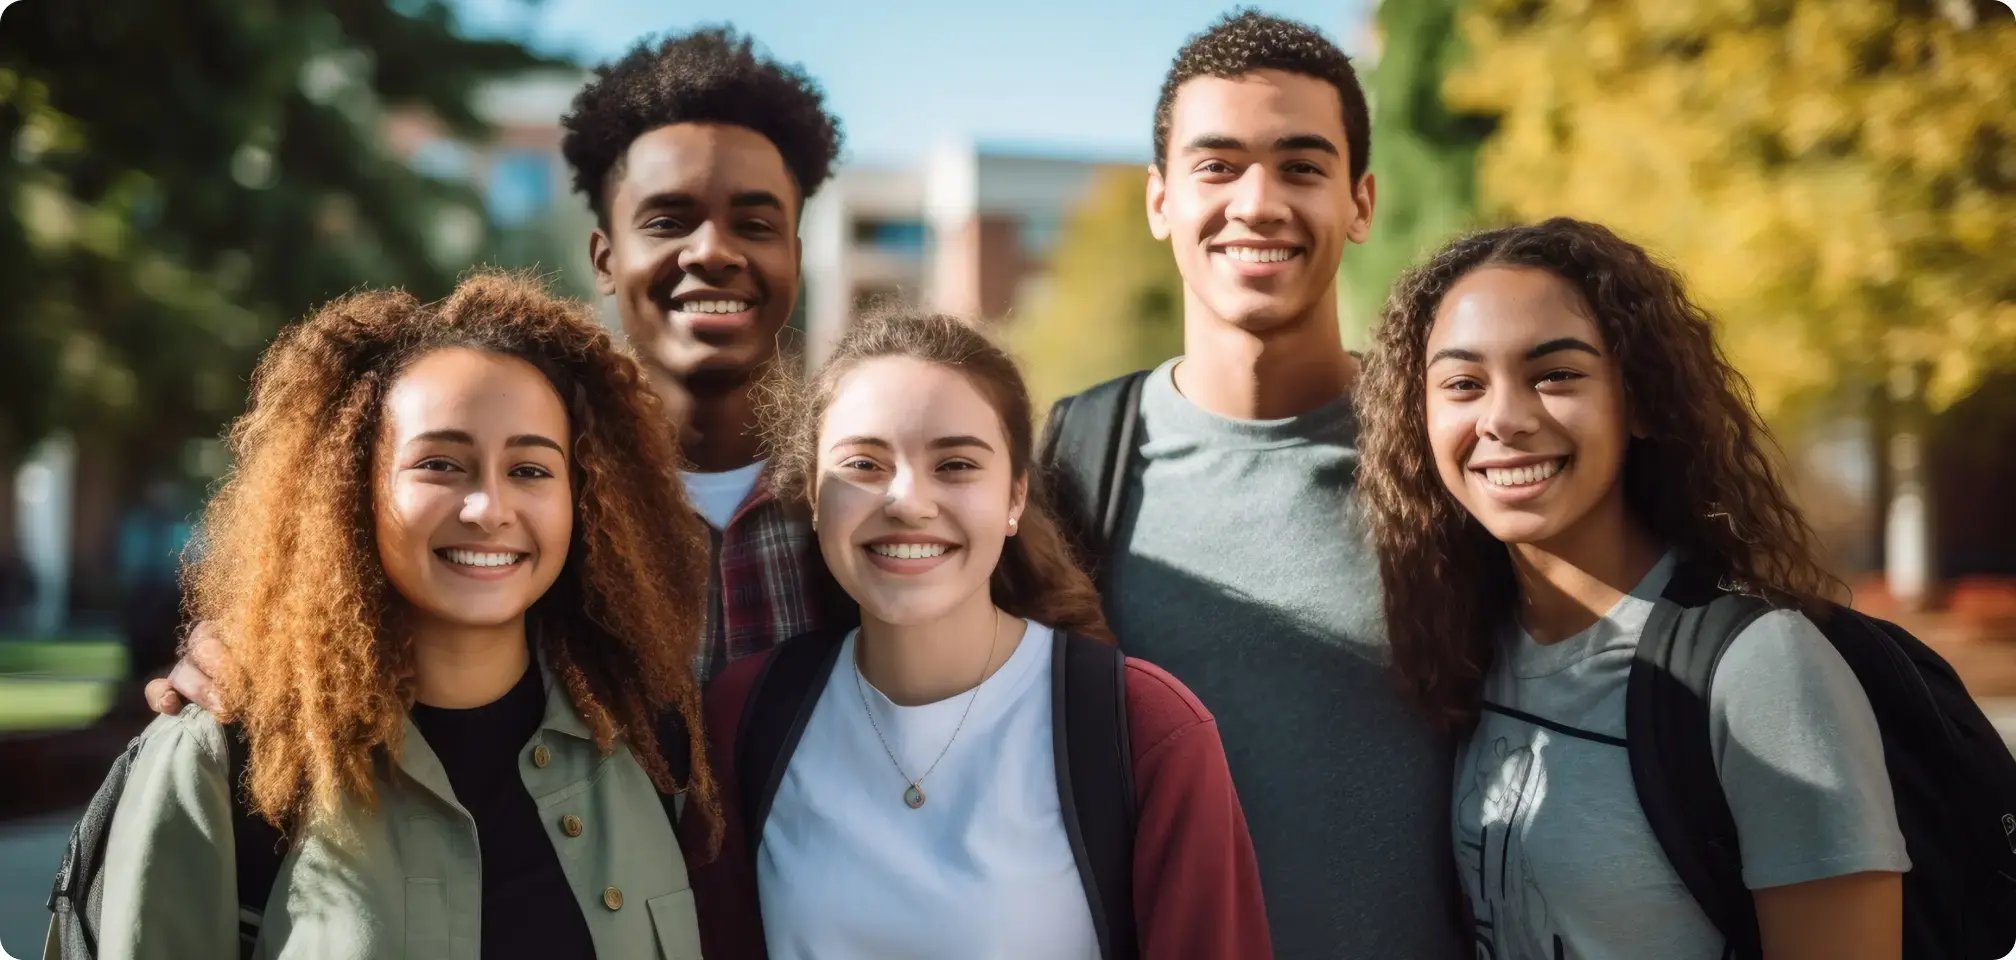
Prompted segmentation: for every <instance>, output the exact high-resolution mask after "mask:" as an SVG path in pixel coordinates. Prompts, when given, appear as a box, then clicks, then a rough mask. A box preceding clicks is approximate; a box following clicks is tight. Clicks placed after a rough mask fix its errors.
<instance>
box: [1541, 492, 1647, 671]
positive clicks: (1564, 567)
mask: <svg viewBox="0 0 2016 960" xmlns="http://www.w3.org/2000/svg"><path fill="white" fill-rule="evenodd" d="M1606 506H1607V507H1608V509H1604V508H1601V507H1599V508H1598V515H1592V516H1591V517H1589V518H1588V519H1586V520H1584V521H1583V522H1582V523H1580V524H1577V525H1576V526H1575V527H1574V528H1572V529H1570V530H1568V531H1565V532H1563V533H1562V534H1561V535H1560V536H1558V537H1555V538H1553V539H1551V540H1548V541H1545V542H1543V543H1519V544H1512V545H1510V547H1509V549H1510V552H1511V554H1512V572H1513V576H1514V577H1515V579H1516V580H1517V581H1518V583H1519V620H1520V622H1521V623H1522V624H1524V625H1525V627H1526V632H1527V633H1529V634H1531V635H1532V637H1533V639H1534V640H1535V641H1537V642H1539V643H1558V642H1560V641H1562V640H1566V639H1567V638H1569V637H1572V636H1574V635H1575V634H1577V633H1580V632H1582V631H1583V630H1586V629H1588V628H1589V625H1590V624H1592V623H1595V622H1596V620H1597V618H1599V617H1601V616H1603V614H1605V613H1607V612H1609V610H1610V608H1611V607H1614V606H1616V605H1617V601H1619V600H1622V599H1623V598H1624V595H1625V594H1627V593H1629V592H1631V588H1632V587H1635V586H1637V585H1638V582H1639V581H1640V580H1643V579H1645V574H1647V573H1649V572H1651V570H1652V568H1653V566H1655V565H1657V564H1658V562H1659V558H1660V557H1661V556H1662V555H1663V554H1664V553H1665V550H1666V547H1665V545H1664V544H1662V543H1660V542H1659V540H1658V538H1656V537H1654V536H1653V535H1652V533H1651V531H1649V530H1647V529H1645V528H1644V526H1643V525H1641V524H1639V523H1638V522H1637V520H1636V519H1634V518H1632V517H1631V516H1630V515H1629V514H1628V513H1627V512H1626V511H1625V509H1624V506H1623V503H1622V502H1621V496H1619V495H1616V494H1613V495H1612V498H1611V500H1610V501H1606Z"/></svg>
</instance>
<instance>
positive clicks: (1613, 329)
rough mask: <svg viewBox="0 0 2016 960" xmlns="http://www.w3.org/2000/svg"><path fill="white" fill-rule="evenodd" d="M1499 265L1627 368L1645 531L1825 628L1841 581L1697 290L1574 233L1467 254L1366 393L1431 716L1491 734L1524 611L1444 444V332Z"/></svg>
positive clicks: (1366, 430)
mask: <svg viewBox="0 0 2016 960" xmlns="http://www.w3.org/2000/svg"><path fill="white" fill-rule="evenodd" d="M1487 265H1500V266H1516V267H1530V268H1534V269H1539V270H1545V271H1548V272H1549V273H1552V274H1554V275H1555V276H1558V277H1560V278H1561V279H1563V280H1565V281H1567V282H1568V284H1569V285H1570V286H1571V287H1573V288H1575V289H1576V290H1577V291H1579V293H1580V295H1581V297H1582V299H1583V301H1584V302H1585V303H1587V304H1588V305H1589V307H1590V308H1591V312H1592V315H1593V316H1594V318H1595V320H1596V325H1597V328H1598V329H1599V330H1600V331H1601V332H1602V334H1603V341H1604V344H1605V345H1606V346H1607V348H1608V349H1609V350H1610V352H1611V354H1612V355H1613V356H1614V357H1615V358H1616V360H1617V364H1618V368H1619V371H1620V373H1621V374H1622V382H1623V385H1624V398H1625V409H1627V410H1628V411H1629V412H1630V415H1631V417H1632V418H1633V423H1634V426H1635V428H1636V429H1637V430H1642V431H1643V432H1644V434H1645V435H1644V436H1643V437H1635V436H1634V437H1633V438H1632V440H1631V441H1630V446H1629V448H1628V449H1627V450H1626V453H1625V459H1624V469H1623V484H1624V497H1625V503H1626V504H1627V507H1628V509H1630V510H1631V511H1632V513H1633V515H1634V516H1635V517H1637V518H1638V520H1639V521H1640V522H1642V523H1643V524H1645V526H1646V527H1647V528H1648V529H1649V530H1650V531H1651V532H1652V533H1653V535H1654V536H1656V537H1658V538H1660V539H1661V540H1662V541H1663V542H1664V543H1666V544H1667V545H1669V546H1671V547H1673V548H1675V549H1677V550H1678V551H1680V552H1681V553H1682V554H1683V555H1685V556H1687V557H1689V558H1690V559H1692V560H1694V561H1698V562H1700V563H1702V564H1704V565H1705V566H1706V567H1708V568H1710V569H1713V570H1716V571H1719V572H1720V573H1722V574H1723V575H1725V576H1726V577H1728V578H1730V582H1732V583H1740V584H1743V585H1744V587H1743V588H1744V589H1746V590H1749V591H1753V592H1757V593H1760V594H1762V595H1765V596H1769V597H1771V598H1772V599H1774V600H1777V601H1779V602H1782V603H1785V604H1787V605H1791V606H1796V607H1799V608H1801V609H1804V610H1807V611H1808V612H1810V613H1815V614H1817V613H1819V611H1820V610H1821V609H1822V608H1823V601H1824V599H1825V598H1826V597H1827V595H1828V594H1830V593H1832V592H1833V591H1834V590H1835V588H1836V587H1838V581H1836V580H1835V579H1834V577H1832V576H1831V575H1830V574H1828V573H1827V572H1826V571H1825V570H1824V569H1823V568H1822V567H1821V566H1820V564H1819V563H1818V562H1817V561H1816V560H1815V559H1814V555H1813V545H1812V532H1811V530H1810V529H1809V528H1808V527H1807V525H1806V522H1805V520H1804V519H1803V518H1802V517H1801V516H1800V514H1799V511H1798V510H1797V509H1796V508H1795V507H1794V506H1793V502H1792V498H1791V496H1790V495H1789V494H1788V493H1787V492H1786V490H1785V487H1784V486H1783V485H1782V484H1780V483H1779V481H1778V478H1777V476H1776V474H1775V472H1774V463H1775V459H1776V455H1777V448H1776V444H1775V443H1774V442H1773V441H1772V439H1771V435H1770V432H1769V430H1768V429H1767V428H1766V427H1765V425H1764V422H1763V419H1762V418H1761V417H1760V416H1759V415H1758V413H1757V409H1756V406H1755V404H1754V402H1753V401H1752V399H1751V395H1750V387H1749V385H1748V383H1747V382H1745V381H1744V379H1743V376H1742V375H1741V374H1740V373H1738V372H1737V371H1736V369H1735V368H1734V367H1732V366H1730V365H1729V361H1728V360H1727V358H1725V357H1724V356H1723V355H1722V350H1721V348H1720V347H1719V346H1717V344H1716V342H1715V330H1714V321H1713V320H1712V319H1711V318H1710V317H1709V315H1708V314H1707V312H1706V311H1704V310H1702V309H1701V307H1699V306H1698V305H1696V304H1695V303H1693V302H1692V301H1691V300H1689V299H1688V298H1687V294H1686V291H1685V288H1684V286H1683V285H1682V283H1681V280H1680V276H1679V275H1678V274H1677V273H1676V272H1674V271H1673V270H1672V269H1670V268H1668V267H1666V266H1664V265H1662V264H1660V263H1659V262H1657V261H1656V260H1654V259H1653V258H1652V257H1651V255H1649V254H1648V253H1646V252H1645V250H1644V249H1643V248H1641V247H1638V246H1637V245H1635V244H1632V243H1630V242H1628V241H1626V240H1624V239H1622V238H1620V237H1618V236H1617V235H1616V234H1615V233H1612V232H1610V230H1608V229H1607V228H1605V227H1603V226H1600V225H1598V224H1594V223H1586V222H1583V221H1579V220H1571V219H1567V218H1555V219H1552V220H1548V221H1546V222H1544V223H1539V224H1534V225H1530V226H1516V227H1506V228H1502V229H1497V230H1487V231H1484V232H1481V233H1477V234H1473V235H1471V236H1468V237H1464V238H1462V239H1459V240H1456V241H1455V242H1453V243H1451V244H1449V245H1448V246H1447V247H1445V248H1443V249H1442V250H1441V251H1440V252H1438V253H1436V254H1435V255H1434V256H1433V257H1431V258H1429V260H1428V261H1427V262H1426V263H1424V264H1422V265H1420V266H1417V267H1415V268H1414V269H1412V270H1410V271H1408V272H1407V273H1406V274H1405V275H1404V276H1402V277H1401V278H1400V280H1399V282H1398V283H1397V284H1395V286H1394V288H1393V293H1392V295H1391V297H1390V298H1389V299H1388V300H1387V302H1386V309H1385V314H1384V318H1383V319H1382V321H1381V325H1380V327H1379V329H1378V331H1377V333H1376V334H1375V339H1374V345H1373V349H1372V350H1371V352H1370V354H1369V356H1368V357H1367V361H1366V364H1365V371H1366V372H1365V378H1364V381H1363V383H1361V384H1360V386H1359V390H1358V411H1359V413H1358V415H1359V419H1360V423H1361V425H1362V432H1361V434H1360V437H1359V456H1360V457H1361V458H1362V459H1361V467H1362V469H1361V470H1360V471H1359V478H1360V480H1359V483H1360V484H1361V486H1362V489H1363V492H1364V501H1365V508H1366V517H1367V521H1368V524H1369V526H1370V527H1371V531H1372V538H1373V543H1374V545H1375V546H1376V547H1377V549H1378V553H1379V575H1380V579H1381V580H1382V581H1383V582H1384V587H1385V591H1384V593H1385V611H1386V622H1387V630H1388V632H1389V634H1390V636H1391V638H1392V644H1393V665H1394V668H1395V670H1396V671H1397V672H1398V674H1399V676H1400V679H1401V681H1402V683H1403V685H1404V686H1405V687H1406V689H1407V692H1408V693H1409V694H1410V695H1411V696H1413V697H1414V698H1415V699H1416V700H1417V701H1418V703H1419V704H1420V705H1421V706H1422V707H1423V708H1425V709H1426V710H1427V711H1428V713H1429V715H1430V716H1431V718H1432V719H1434V720H1435V721H1436V722H1438V723H1440V724H1442V725H1445V726H1446V727H1449V728H1458V729H1460V728H1463V727H1466V726H1468V725H1469V724H1470V723H1471V722H1473V721H1474V720H1475V719H1476V716H1477V711H1478V704H1479V697H1480V689H1481V686H1482V683H1483V677H1484V673H1485V670H1486V669H1487V668H1488V667H1489V665H1490V659H1491V654H1492V638H1493V637H1494V636H1495V635H1496V631H1497V630H1498V629H1499V628H1500V627H1501V626H1502V625H1503V624H1504V623H1505V622H1507V620H1508V618H1510V617H1511V616H1512V614H1513V610H1514V606H1513V605H1514V603H1515V602H1516V599H1517V594H1518V588H1517V586H1516V584H1515V582H1514V580H1513V573H1512V565H1511V559H1510V555H1509V553H1508V551H1507V550H1506V548H1505V546H1504V545H1503V544H1501V543H1499V542H1498V541H1497V540H1496V539H1495V538H1493V537H1492V536H1491V534H1490V533H1489V532H1487V531H1486V530H1485V529H1484V527H1483V526H1482V525H1481V524H1479V523H1478V522H1477V521H1476V520H1475V519H1474V518H1473V517H1471V516H1470V514H1469V513H1468V512H1467V511H1465V510H1464V509H1463V507H1462V505H1461V504H1460V503H1458V502H1457V501H1456V498H1455V497H1454V496H1453V495H1451V494H1450V493H1449V492H1448V490H1447V489H1446V488H1444V487H1443V485H1442V481H1441V479H1440V477H1439V476H1438V475H1437V473H1436V469H1435V462H1434V454H1433V452H1432V451H1431V449H1430V447H1429V442H1428V431H1427V422H1426V412H1425V411H1426V402H1427V401H1426V362H1427V356H1426V354H1427V344H1428V334H1429V331H1430V328H1432V327H1433V326H1434V323H1435V312H1436V309H1437V308H1438V307H1439V306H1440V304H1441V302H1442V298H1443V296H1444V295H1445V294H1447V293H1448V291H1449V289H1450V288H1451V287H1452V286H1454V285H1455V283H1456V281H1457V280H1459V279H1461V278H1462V277H1463V276H1465V275H1466V274H1468V273H1470V272H1471V271H1473V270H1476V269H1478V268H1480V267H1484V266H1487Z"/></svg>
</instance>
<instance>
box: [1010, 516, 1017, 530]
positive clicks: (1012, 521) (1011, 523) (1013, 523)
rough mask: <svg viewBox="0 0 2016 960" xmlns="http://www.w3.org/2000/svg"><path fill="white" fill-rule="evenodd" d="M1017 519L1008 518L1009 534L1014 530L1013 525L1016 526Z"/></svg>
mask: <svg viewBox="0 0 2016 960" xmlns="http://www.w3.org/2000/svg"><path fill="white" fill-rule="evenodd" d="M1018 519H1019V518H1017V517H1009V518H1008V529H1009V531H1010V532H1013V531H1014V529H1015V524H1016V522H1017V521H1018Z"/></svg>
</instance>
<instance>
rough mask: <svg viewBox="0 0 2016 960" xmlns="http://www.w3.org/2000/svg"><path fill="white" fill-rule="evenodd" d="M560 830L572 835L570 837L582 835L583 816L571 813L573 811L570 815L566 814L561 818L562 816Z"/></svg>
mask: <svg viewBox="0 0 2016 960" xmlns="http://www.w3.org/2000/svg"><path fill="white" fill-rule="evenodd" d="M560 832H561V833H564V834H566V835H568V836H570V837H578V836H580V835H581V818H580V817H577V816H575V815H573V814H571V813H570V814H568V815H566V816H564V817H561V818H560Z"/></svg>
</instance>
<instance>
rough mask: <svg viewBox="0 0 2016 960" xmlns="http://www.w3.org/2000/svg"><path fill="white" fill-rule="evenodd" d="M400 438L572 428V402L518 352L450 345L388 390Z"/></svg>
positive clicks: (390, 423) (393, 427) (390, 419)
mask: <svg viewBox="0 0 2016 960" xmlns="http://www.w3.org/2000/svg"><path fill="white" fill-rule="evenodd" d="M385 421H386V425H387V429H389V430H390V431H391V433H392V435H393V436H394V437H398V438H404V437H409V436H412V435H414V434H418V433H425V432H427V431H430V430H451V429H452V430H463V431H466V432H468V433H471V434H474V435H475V436H476V438H477V439H478V440H483V439H485V438H486V437H495V438H498V439H501V438H502V437H504V436H507V435H515V434H520V433H539V434H543V435H546V436H550V437H553V438H555V439H559V438H560V437H562V436H564V435H565V434H566V432H567V407H566V405H565V404H564V403H562V402H561V400H560V395H559V394H558V393H555V392H554V390H553V384H552V383H551V382H550V381H548V380H547V379H546V375H545V374H542V373H540V372H539V368H537V367H534V366H533V365H531V364H530V363H527V362H525V361H524V360H521V359H519V358H517V357H510V356H504V355H502V354H496V353H489V352H487V351H482V350H472V349H469V348H467V347H446V348H443V349H440V350H435V351H433V352H432V353H429V354H427V355H426V356H424V357H421V358H420V359H418V360H416V361H414V362H413V363H412V364H411V365H409V366H408V367H407V368H406V370H405V371H404V372H402V373H401V374H400V375H399V379H397V380H395V381H393V384H392V389H391V390H390V391H388V392H387V393H386V395H385Z"/></svg>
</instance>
